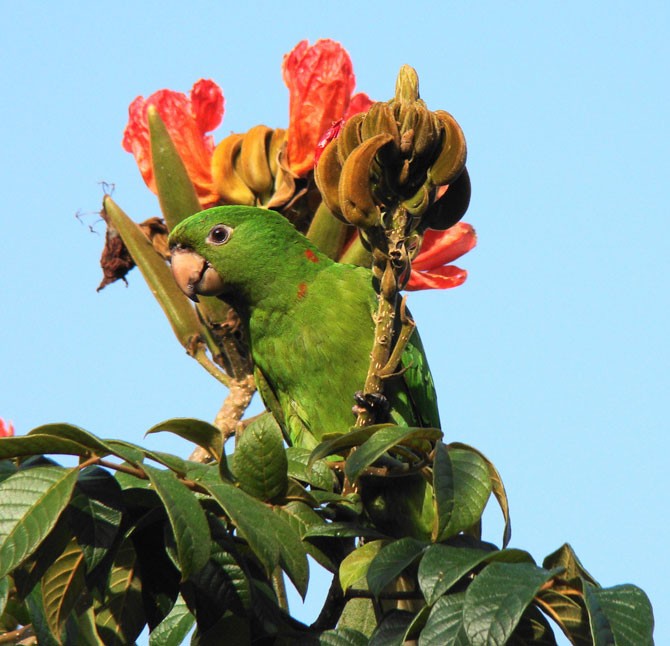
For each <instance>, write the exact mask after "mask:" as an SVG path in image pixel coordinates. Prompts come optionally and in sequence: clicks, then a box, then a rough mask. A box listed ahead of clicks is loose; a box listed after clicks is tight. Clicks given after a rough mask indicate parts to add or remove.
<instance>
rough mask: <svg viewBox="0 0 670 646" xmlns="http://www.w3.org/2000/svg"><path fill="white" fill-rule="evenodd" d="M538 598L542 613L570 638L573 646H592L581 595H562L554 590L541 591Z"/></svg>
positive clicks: (586, 614)
mask: <svg viewBox="0 0 670 646" xmlns="http://www.w3.org/2000/svg"><path fill="white" fill-rule="evenodd" d="M538 598H539V600H540V602H541V607H542V610H544V612H545V613H546V614H547V615H549V616H550V617H551V618H552V619H553V620H554V621H555V622H556V623H557V624H558V625H559V627H560V628H561V630H562V631H563V632H564V633H565V634H566V635H568V636H569V637H570V639H571V640H572V643H573V644H575V646H593V642H592V641H591V626H590V624H589V617H588V613H587V611H586V606H585V605H584V600H583V598H582V596H581V594H570V595H567V594H563V593H562V592H558V591H557V590H555V589H549V590H543V591H542V592H541V593H540V594H539V595H538Z"/></svg>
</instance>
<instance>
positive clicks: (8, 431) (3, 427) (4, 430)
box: [0, 417, 14, 437]
mask: <svg viewBox="0 0 670 646" xmlns="http://www.w3.org/2000/svg"><path fill="white" fill-rule="evenodd" d="M13 436H14V424H12V423H11V422H5V420H4V419H2V417H0V437H13Z"/></svg>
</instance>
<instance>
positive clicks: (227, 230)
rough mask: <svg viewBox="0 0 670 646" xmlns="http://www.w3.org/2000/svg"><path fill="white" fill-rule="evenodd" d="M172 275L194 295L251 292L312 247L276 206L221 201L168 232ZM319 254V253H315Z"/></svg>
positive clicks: (280, 272)
mask: <svg viewBox="0 0 670 646" xmlns="http://www.w3.org/2000/svg"><path fill="white" fill-rule="evenodd" d="M169 245H170V252H171V256H172V260H171V262H172V274H173V275H174V278H175V280H176V282H177V284H178V285H179V287H180V289H181V290H182V291H183V292H184V293H185V294H186V295H187V296H188V297H189V298H190V299H192V300H195V301H197V300H198V298H197V297H198V295H202V296H221V297H224V298H225V297H226V296H230V295H239V296H242V297H244V296H245V295H247V296H248V297H252V296H253V294H254V293H257V292H258V291H259V290H263V289H265V288H267V286H269V285H271V284H272V283H273V282H274V281H275V280H276V279H278V278H280V277H281V276H286V275H287V273H288V272H290V270H291V266H292V264H294V263H295V262H296V259H300V258H303V259H304V254H305V253H307V254H308V255H309V254H310V253H311V254H312V255H315V254H318V252H317V251H316V250H314V253H312V252H311V251H307V250H308V249H310V250H311V249H314V248H313V246H312V245H311V243H310V242H309V241H308V240H307V239H306V238H305V237H304V236H303V235H302V234H301V233H299V232H298V231H296V229H295V228H294V227H293V225H292V224H291V223H290V222H289V221H288V220H286V218H284V217H282V216H281V215H279V214H278V213H275V212H274V211H269V210H267V209H262V208H257V207H252V206H217V207H214V208H211V209H207V210H206V211H201V212H200V213H196V214H195V215H192V216H191V217H189V218H186V219H185V220H184V221H183V222H180V223H179V224H178V225H177V226H176V227H175V228H174V229H173V230H172V233H171V234H170V238H169ZM315 257H316V256H315Z"/></svg>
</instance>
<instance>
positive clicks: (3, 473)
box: [0, 460, 18, 483]
mask: <svg viewBox="0 0 670 646" xmlns="http://www.w3.org/2000/svg"><path fill="white" fill-rule="evenodd" d="M17 471H18V467H17V466H16V465H15V464H14V462H12V460H0V483H1V482H4V481H5V480H7V478H9V476H11V475H14V474H15V473H16V472H17Z"/></svg>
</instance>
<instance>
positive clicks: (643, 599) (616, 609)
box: [592, 585, 654, 646]
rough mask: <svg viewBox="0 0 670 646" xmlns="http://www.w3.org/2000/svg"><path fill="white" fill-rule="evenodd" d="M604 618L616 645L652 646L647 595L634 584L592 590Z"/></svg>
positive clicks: (652, 626) (651, 612) (652, 627)
mask: <svg viewBox="0 0 670 646" xmlns="http://www.w3.org/2000/svg"><path fill="white" fill-rule="evenodd" d="M592 593H593V595H594V596H595V597H596V598H597V599H598V601H599V602H600V608H601V610H602V611H603V612H604V613H605V615H606V616H607V619H608V620H609V624H610V626H611V628H612V632H613V633H614V637H615V639H616V643H617V644H618V645H621V644H635V646H653V643H654V639H653V632H654V615H653V611H652V608H651V603H650V602H649V598H648V597H647V595H646V594H645V593H644V592H643V591H642V590H640V588H638V587H636V586H634V585H618V586H615V587H613V588H602V589H595V590H592Z"/></svg>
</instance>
